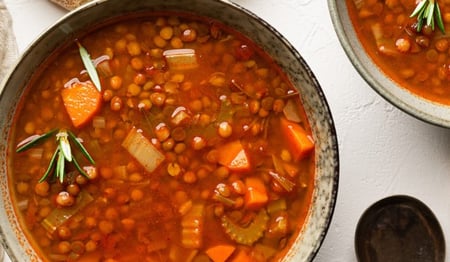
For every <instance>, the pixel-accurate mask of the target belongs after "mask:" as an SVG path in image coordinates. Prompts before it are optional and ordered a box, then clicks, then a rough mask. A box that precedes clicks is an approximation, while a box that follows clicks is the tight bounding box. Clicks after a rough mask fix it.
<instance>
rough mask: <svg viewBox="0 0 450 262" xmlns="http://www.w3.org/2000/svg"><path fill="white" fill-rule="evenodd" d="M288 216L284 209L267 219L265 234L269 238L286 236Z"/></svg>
mask: <svg viewBox="0 0 450 262" xmlns="http://www.w3.org/2000/svg"><path fill="white" fill-rule="evenodd" d="M288 226H289V216H288V214H287V212H286V211H281V212H278V213H277V214H276V215H274V216H272V217H271V218H270V221H269V226H268V228H267V232H266V235H267V236H268V237H270V238H280V237H284V236H286V234H287V232H288V230H289V228H288Z"/></svg>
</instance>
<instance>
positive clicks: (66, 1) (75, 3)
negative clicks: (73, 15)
mask: <svg viewBox="0 0 450 262" xmlns="http://www.w3.org/2000/svg"><path fill="white" fill-rule="evenodd" d="M50 1H52V2H53V3H56V4H58V5H60V6H62V7H64V8H65V9H67V10H73V9H75V8H77V7H79V6H80V5H82V4H85V3H88V2H90V1H92V0H50Z"/></svg>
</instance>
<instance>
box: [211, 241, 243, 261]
mask: <svg viewBox="0 0 450 262" xmlns="http://www.w3.org/2000/svg"><path fill="white" fill-rule="evenodd" d="M235 249H236V247H235V246H232V245H226V244H223V245H217V246H213V247H210V248H208V249H207V250H206V251H205V253H206V254H207V255H208V257H209V258H211V260H212V261H214V262H225V261H226V260H227V259H228V258H229V257H230V256H231V254H233V252H234V250H235Z"/></svg>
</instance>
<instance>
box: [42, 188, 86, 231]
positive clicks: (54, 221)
mask: <svg viewBox="0 0 450 262" xmlns="http://www.w3.org/2000/svg"><path fill="white" fill-rule="evenodd" d="M93 200H94V198H93V197H92V196H91V195H90V194H89V193H88V192H86V191H84V190H82V191H81V192H80V193H79V194H78V196H77V199H76V203H75V204H74V205H73V206H71V207H67V208H55V209H53V211H52V212H51V213H50V214H49V215H48V216H47V217H46V218H45V219H44V220H42V222H41V224H42V226H43V227H44V228H45V230H47V232H49V233H50V234H52V233H53V232H55V230H56V229H57V228H58V227H59V226H61V225H62V224H64V223H65V222H66V221H67V220H69V219H70V218H71V217H72V216H73V215H75V214H76V213H78V211H80V210H81V209H82V208H84V207H85V206H87V204H89V203H90V202H92V201H93Z"/></svg>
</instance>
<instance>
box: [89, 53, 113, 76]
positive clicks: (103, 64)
mask: <svg viewBox="0 0 450 262" xmlns="http://www.w3.org/2000/svg"><path fill="white" fill-rule="evenodd" d="M109 61H110V58H109V56H107V55H102V56H100V57H97V58H96V59H95V60H94V61H92V62H93V63H94V66H95V67H96V68H97V71H98V73H99V75H101V76H102V77H111V76H113V72H112V69H111V66H110V64H109Z"/></svg>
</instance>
